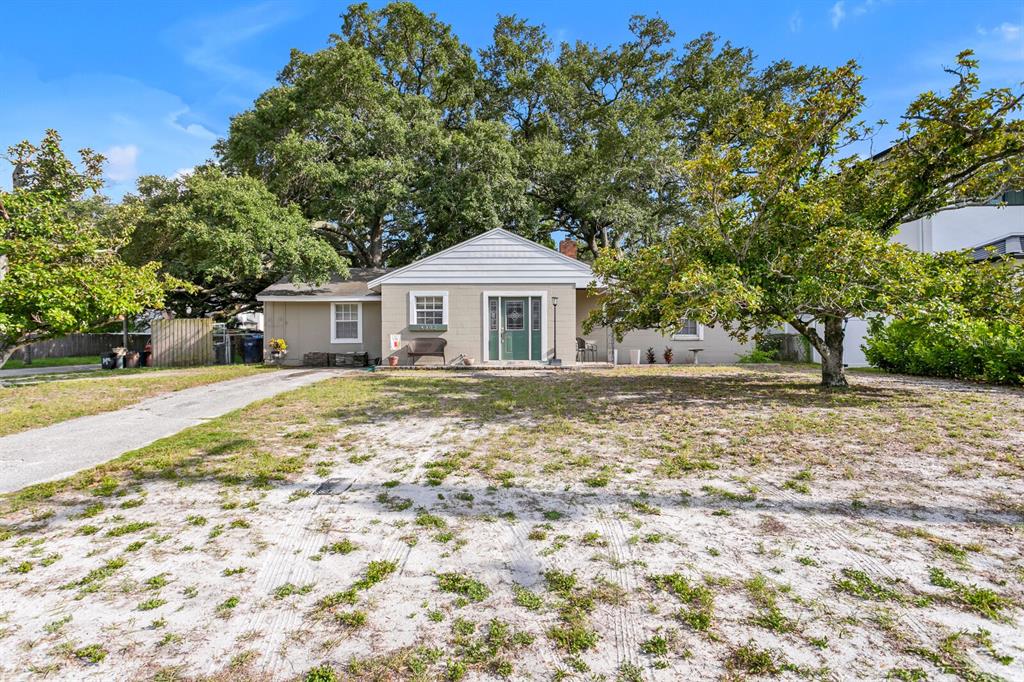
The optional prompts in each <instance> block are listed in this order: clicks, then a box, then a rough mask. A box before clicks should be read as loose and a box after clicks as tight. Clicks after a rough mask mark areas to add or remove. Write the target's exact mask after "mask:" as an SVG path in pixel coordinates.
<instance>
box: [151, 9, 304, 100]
mask: <svg viewBox="0 0 1024 682" xmlns="http://www.w3.org/2000/svg"><path fill="white" fill-rule="evenodd" d="M294 16H295V15H294V13H293V11H292V9H291V8H289V7H288V6H287V5H280V4H275V3H269V2H265V3H262V4H259V5H254V6H252V7H242V8H240V9H237V10H234V11H231V12H227V13H224V14H219V15H216V16H209V17H206V18H204V19H201V20H198V21H189V22H185V23H182V24H178V25H176V26H173V27H171V28H170V30H168V32H167V33H166V35H165V39H166V41H167V42H168V43H169V44H171V45H173V46H175V47H178V48H180V49H182V57H183V58H184V60H185V62H186V63H187V64H189V65H191V66H193V67H195V68H197V69H199V70H200V71H202V72H204V73H206V74H207V75H209V76H213V77H216V78H219V79H221V80H226V81H230V82H234V83H239V84H241V85H245V86H247V87H250V88H254V89H256V90H264V89H266V88H267V87H269V86H270V85H271V84H272V83H273V79H272V78H268V76H267V74H265V73H261V72H258V71H255V70H253V69H250V68H248V67H246V66H243V65H241V64H239V63H238V61H237V60H236V59H235V51H236V48H238V47H239V46H240V45H242V44H244V43H245V42H247V41H249V40H252V39H254V38H256V37H258V36H260V35H262V34H263V33H266V32H267V31H269V30H271V29H273V28H275V27H276V26H278V25H280V24H282V23H284V22H286V21H288V20H290V19H292V18H294Z"/></svg>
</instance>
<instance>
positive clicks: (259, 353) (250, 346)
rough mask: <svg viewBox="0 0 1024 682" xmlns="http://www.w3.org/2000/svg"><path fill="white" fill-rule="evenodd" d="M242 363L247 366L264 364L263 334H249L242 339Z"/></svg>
mask: <svg viewBox="0 0 1024 682" xmlns="http://www.w3.org/2000/svg"><path fill="white" fill-rule="evenodd" d="M242 361H243V362H245V364H247V365H249V364H255V363H260V362H263V335H262V334H247V335H246V336H245V337H244V338H243V339H242Z"/></svg>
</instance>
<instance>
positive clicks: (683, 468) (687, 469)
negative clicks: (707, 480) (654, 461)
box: [654, 455, 718, 478]
mask: <svg viewBox="0 0 1024 682" xmlns="http://www.w3.org/2000/svg"><path fill="white" fill-rule="evenodd" d="M717 468H718V465H717V464H715V463H714V462H712V461H710V460H708V459H701V458H698V459H693V458H692V457H690V456H689V455H672V456H671V457H667V458H665V459H663V460H662V461H661V463H660V464H658V466H657V468H656V469H655V470H654V473H655V474H657V475H658V476H663V477H665V478H679V477H681V476H682V475H683V474H688V473H691V472H693V471H714V470H715V469H717Z"/></svg>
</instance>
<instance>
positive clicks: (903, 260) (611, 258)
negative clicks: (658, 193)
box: [592, 52, 1024, 386]
mask: <svg viewBox="0 0 1024 682" xmlns="http://www.w3.org/2000/svg"><path fill="white" fill-rule="evenodd" d="M957 64H958V65H957V67H956V68H953V69H949V73H950V75H951V76H952V77H953V80H954V82H953V85H952V87H951V88H950V90H949V91H948V92H947V93H945V94H936V93H933V92H927V93H924V94H922V95H921V96H920V97H918V98H917V99H916V100H915V101H914V102H913V104H911V105H910V107H909V108H908V109H907V111H906V113H905V115H904V116H903V120H902V121H901V123H900V124H899V130H900V138H899V139H898V140H896V141H895V142H894V144H893V145H892V147H891V148H890V149H889V150H888V151H887V152H886V153H885V154H884V155H881V156H863V155H860V154H851V153H849V152H848V149H849V147H850V145H854V144H863V143H864V142H865V141H866V140H868V139H870V135H871V134H872V131H871V130H870V129H869V128H868V127H866V126H865V125H863V124H862V123H861V122H860V120H859V116H860V114H861V110H862V106H863V103H864V98H863V95H862V93H861V88H860V86H861V77H860V75H859V74H858V71H857V68H856V65H855V64H853V63H849V64H847V65H844V66H842V67H839V68H836V69H815V70H812V71H811V72H810V75H811V77H810V78H809V79H800V80H798V81H797V82H794V83H790V84H788V85H787V86H786V87H785V89H784V93H785V96H784V97H782V98H781V99H776V100H774V101H766V100H764V99H763V98H759V97H757V96H754V95H750V96H744V97H743V100H742V102H741V106H739V107H736V108H735V109H733V110H732V111H731V112H730V113H728V114H726V115H724V116H721V117H720V118H718V119H717V120H715V121H713V122H711V125H709V126H708V127H707V129H706V130H703V131H697V133H698V135H699V143H698V144H697V146H696V147H695V149H694V153H693V154H692V156H690V157H689V158H686V159H684V160H681V161H680V162H679V163H678V165H677V168H676V171H677V174H678V179H679V186H680V187H681V192H680V199H681V201H683V202H684V203H685V214H686V215H687V219H686V220H685V221H683V222H681V223H680V224H678V225H677V226H675V227H674V228H673V229H672V230H670V231H669V232H668V233H667V234H666V235H665V238H664V240H663V241H662V242H660V243H657V244H655V245H652V246H650V247H647V248H643V249H636V250H623V251H620V250H615V249H609V250H608V251H606V252H605V253H604V255H603V256H602V258H601V259H600V260H599V261H598V264H597V272H598V273H599V274H600V275H602V276H604V277H605V278H607V279H608V281H609V283H610V286H611V289H610V291H611V296H610V298H609V301H608V304H607V305H606V307H605V309H604V310H603V311H599V312H600V314H599V315H598V316H596V317H595V318H594V319H593V320H592V321H594V322H596V321H604V322H608V323H610V324H612V325H613V326H614V327H615V328H616V329H617V330H618V331H619V332H622V331H624V330H626V329H628V328H633V327H643V326H656V327H658V328H661V329H663V330H666V331H668V330H673V329H674V328H676V327H677V326H678V325H679V323H680V321H681V320H683V319H685V318H693V319H698V320H700V321H702V322H705V323H711V324H720V325H723V326H725V327H726V328H728V329H729V330H730V331H731V333H733V334H734V335H736V336H739V337H746V336H748V335H750V334H753V333H756V332H757V331H758V330H765V329H771V328H773V327H778V326H780V325H784V324H789V325H791V326H792V327H793V328H795V329H796V330H797V331H798V332H800V333H801V334H802V335H803V336H805V337H806V338H807V339H808V341H809V342H810V343H811V345H812V346H813V347H814V348H815V350H817V351H818V353H819V354H820V355H821V358H822V383H823V384H824V385H826V386H845V385H846V383H847V382H846V377H845V372H844V368H843V367H844V366H843V342H844V334H845V324H846V321H847V320H849V319H850V318H851V317H865V316H872V315H886V314H896V313H898V312H899V311H900V309H901V307H902V306H905V305H908V304H910V303H913V302H914V301H916V300H918V299H919V298H920V297H922V296H924V295H926V294H927V293H928V292H929V291H933V290H934V287H932V286H930V281H931V280H930V278H932V277H935V276H939V277H941V276H943V275H942V274H941V273H942V269H941V268H938V269H937V268H936V267H935V263H936V258H935V257H933V256H930V255H927V254H918V253H914V252H912V251H910V250H909V249H907V248H905V247H904V246H902V245H900V244H897V243H894V242H892V241H890V240H891V237H892V236H893V235H894V234H895V232H896V231H897V229H898V228H899V226H900V225H902V224H903V223H906V222H909V221H912V220H915V219H918V218H920V217H923V216H927V215H930V214H932V213H934V212H936V211H941V210H945V209H946V208H949V207H956V206H962V205H966V204H976V203H984V202H985V201H988V200H989V199H991V197H993V196H996V195H997V194H998V193H1000V192H1002V191H1003V190H1005V189H1006V187H1008V186H1010V185H1011V184H1015V183H1020V182H1021V180H1022V179H1024V174H1022V168H1024V121H1021V120H1020V119H1019V118H1016V117H1015V115H1016V113H1017V112H1018V111H1019V110H1020V107H1021V101H1022V97H1024V94H1021V93H1019V92H1013V91H1011V90H1009V89H992V90H985V91H982V90H981V87H980V82H979V78H978V75H977V62H976V61H975V60H974V58H973V57H972V56H971V53H970V52H965V53H963V54H961V55H959V57H958V60H957ZM957 263H959V265H956V264H957ZM964 263H965V261H964V260H962V259H960V260H954V259H950V260H948V261H946V267H947V268H952V267H961V268H962V267H967V266H966V265H964ZM936 271H938V272H939V273H940V274H938V275H936V274H935V273H936ZM1006 285H1007V286H1012V282H1010V281H1007V284H1006Z"/></svg>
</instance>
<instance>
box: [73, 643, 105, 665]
mask: <svg viewBox="0 0 1024 682" xmlns="http://www.w3.org/2000/svg"><path fill="white" fill-rule="evenodd" d="M74 653H75V658H77V659H79V660H80V661H85V662H86V663H93V664H96V663H102V662H103V659H104V658H106V657H107V650H106V649H104V648H103V647H102V646H100V645H99V644H89V645H87V646H83V647H79V648H78V649H75V652H74Z"/></svg>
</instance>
